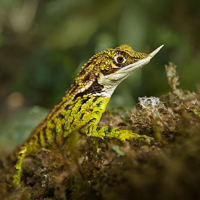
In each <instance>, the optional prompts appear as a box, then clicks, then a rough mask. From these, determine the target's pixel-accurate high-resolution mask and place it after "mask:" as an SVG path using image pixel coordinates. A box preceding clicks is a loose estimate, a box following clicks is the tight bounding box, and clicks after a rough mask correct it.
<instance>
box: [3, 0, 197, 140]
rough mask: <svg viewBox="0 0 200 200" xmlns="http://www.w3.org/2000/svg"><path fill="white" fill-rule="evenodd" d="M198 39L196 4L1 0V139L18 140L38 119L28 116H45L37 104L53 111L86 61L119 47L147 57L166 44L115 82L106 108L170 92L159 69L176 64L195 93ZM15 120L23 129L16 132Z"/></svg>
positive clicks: (190, 0) (177, 0)
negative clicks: (133, 71)
mask: <svg viewBox="0 0 200 200" xmlns="http://www.w3.org/2000/svg"><path fill="white" fill-rule="evenodd" d="M199 36H200V1H197V0H167V1H160V0H141V1H136V0H135V1H134V0H110V1H107V0H101V1H94V0H73V1H72V0H42V1H39V0H10V1H8V0H1V1H0V109H1V115H0V120H1V123H0V126H1V127H2V128H1V130H0V132H1V133H0V134H1V137H4V135H7V136H8V135H9V134H8V133H9V132H10V133H15V137H16V138H15V139H18V137H19V138H20V141H22V140H23V139H24V137H25V136H24V132H26V128H25V127H31V126H33V127H34V126H35V125H36V124H37V123H38V121H39V120H40V117H38V115H37V116H36V117H34V116H33V118H31V116H29V114H30V115H31V114H33V115H34V113H37V112H39V116H40V114H41V113H42V114H41V116H42V117H41V119H42V118H43V116H45V115H46V113H47V112H46V111H44V110H43V109H41V108H39V107H33V106H34V105H38V106H40V107H44V108H46V109H47V110H50V109H51V108H52V107H53V106H54V105H55V104H56V103H57V102H58V101H59V100H60V99H61V97H62V96H63V95H64V93H65V91H66V90H67V89H68V88H69V86H70V84H71V83H72V82H73V80H74V78H75V77H76V74H77V73H78V71H79V70H80V68H81V66H82V65H83V64H84V63H85V62H87V60H88V59H89V58H90V57H91V56H93V55H94V54H96V53H98V52H100V51H102V50H106V49H107V48H115V47H117V46H119V45H121V44H128V45H130V46H131V47H132V48H133V49H134V50H136V51H139V52H144V53H150V52H151V51H153V50H154V49H155V48H157V47H158V46H160V45H162V44H164V45H165V46H164V48H163V49H162V50H161V51H160V52H159V53H158V54H157V55H156V56H155V57H154V58H153V60H152V61H151V62H150V63H149V64H148V65H147V66H145V67H144V68H143V69H141V70H139V71H137V72H135V73H134V74H132V75H131V76H130V77H129V78H127V80H125V81H124V82H123V83H121V84H120V85H119V87H118V88H117V90H116V91H115V93H114V94H113V97H112V99H111V102H110V103H109V108H111V107H117V106H121V107H125V108H131V107H133V106H134V105H135V104H136V103H137V99H138V97H139V96H140V97H141V96H159V95H162V94H166V93H167V92H168V91H170V87H169V86H168V84H167V78H166V76H165V69H164V65H165V64H168V62H169V61H170V62H172V63H174V64H176V65H177V66H178V69H177V71H178V73H179V75H180V83H181V88H182V89H185V90H191V91H192V90H196V85H197V84H198V83H199V82H200V81H199V77H200V37H199ZM31 108H33V109H31ZM27 109H29V110H30V109H31V112H28V111H27ZM43 111H44V114H43ZM11 119H12V120H14V122H13V121H12V120H11ZM34 120H36V122H35V121H34ZM16 121H17V122H16ZM15 123H17V126H18V127H21V126H22V124H23V128H21V129H20V128H19V131H17V130H18V129H17V128H16V124H15ZM5 124H6V125H5ZM24 124H25V125H24ZM8 126H9V128H10V129H11V130H9V128H8ZM24 126H25V127H24ZM11 127H12V128H11ZM29 131H30V130H29V128H28V130H27V134H28V133H29ZM19 134H21V135H23V136H17V135H19ZM11 135H12V134H10V136H11ZM12 137H13V136H12ZM1 141H4V140H1ZM5 141H7V140H5Z"/></svg>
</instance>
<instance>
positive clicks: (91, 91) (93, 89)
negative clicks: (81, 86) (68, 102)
mask: <svg viewBox="0 0 200 200" xmlns="http://www.w3.org/2000/svg"><path fill="white" fill-rule="evenodd" d="M103 88H104V87H103V85H100V84H99V83H98V82H97V79H95V81H94V82H93V83H92V85H91V86H90V87H89V88H88V89H86V90H85V91H83V92H79V93H77V94H76V95H75V97H74V99H76V98H77V97H83V95H88V94H91V95H92V94H96V93H101V92H102V89H103Z"/></svg>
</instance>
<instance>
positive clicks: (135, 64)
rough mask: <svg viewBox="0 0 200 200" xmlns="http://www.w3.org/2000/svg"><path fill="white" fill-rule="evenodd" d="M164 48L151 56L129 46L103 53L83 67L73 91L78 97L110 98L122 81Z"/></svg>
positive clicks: (95, 56)
mask: <svg viewBox="0 0 200 200" xmlns="http://www.w3.org/2000/svg"><path fill="white" fill-rule="evenodd" d="M162 47H163V45H162V46H160V47H158V48H157V49H156V50H155V51H153V52H152V53H150V54H145V53H139V52H136V51H134V50H133V49H132V48H131V47H130V46H128V45H121V46H119V47H117V48H115V49H108V50H106V51H102V52H100V53H99V54H96V55H94V56H93V57H92V58H91V59H90V60H89V61H88V62H87V63H86V64H85V65H84V66H83V67H82V69H81V71H80V72H79V74H78V76H77V78H76V79H75V82H74V84H73V85H72V87H71V91H75V89H76V93H77V94H78V96H81V95H84V94H91V95H92V96H104V97H109V98H110V97H111V95H112V93H113V91H114V90H115V88H116V87H117V86H118V85H119V83H120V82H121V81H122V80H124V79H125V78H126V77H128V76H129V75H130V74H131V73H133V72H134V71H136V70H137V69H139V68H141V67H143V66H144V65H146V64H147V63H148V62H149V61H150V60H151V58H152V57H153V56H154V55H155V54H156V53H158V51H159V50H160V49H161V48H162ZM73 88H74V89H73Z"/></svg>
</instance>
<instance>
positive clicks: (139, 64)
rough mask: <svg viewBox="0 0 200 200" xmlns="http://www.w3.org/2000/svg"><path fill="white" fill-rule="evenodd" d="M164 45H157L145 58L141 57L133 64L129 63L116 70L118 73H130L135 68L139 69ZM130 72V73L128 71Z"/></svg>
mask: <svg viewBox="0 0 200 200" xmlns="http://www.w3.org/2000/svg"><path fill="white" fill-rule="evenodd" d="M163 46H164V44H163V45H161V46H160V47H158V48H157V49H156V50H154V51H153V52H151V53H150V54H148V55H147V57H146V58H143V59H141V60H139V61H137V62H135V63H133V64H130V65H128V66H126V67H123V68H121V69H120V70H119V71H117V72H118V73H128V74H130V73H132V72H134V71H135V70H137V69H140V68H141V67H143V66H144V65H146V64H147V63H149V62H150V60H151V59H152V58H153V57H154V56H155V55H156V54H157V53H158V52H159V51H160V49H161V48H162V47H163ZM129 72H130V73H129Z"/></svg>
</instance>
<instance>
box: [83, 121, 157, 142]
mask: <svg viewBox="0 0 200 200" xmlns="http://www.w3.org/2000/svg"><path fill="white" fill-rule="evenodd" d="M85 133H86V134H87V135H89V136H92V137H99V138H115V139H119V140H121V141H122V142H125V141H126V140H131V141H133V140H134V141H138V140H139V141H144V140H145V139H147V138H148V139H150V140H151V141H154V139H153V138H152V137H149V136H146V135H139V134H137V133H133V132H132V131H131V130H118V129H116V128H111V127H108V126H102V127H101V126H95V125H93V126H92V125H90V126H89V127H88V128H87V130H86V131H85Z"/></svg>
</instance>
